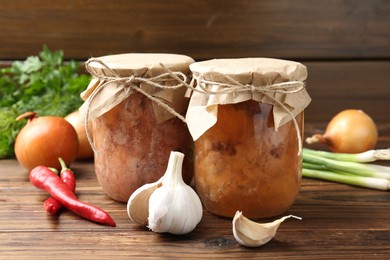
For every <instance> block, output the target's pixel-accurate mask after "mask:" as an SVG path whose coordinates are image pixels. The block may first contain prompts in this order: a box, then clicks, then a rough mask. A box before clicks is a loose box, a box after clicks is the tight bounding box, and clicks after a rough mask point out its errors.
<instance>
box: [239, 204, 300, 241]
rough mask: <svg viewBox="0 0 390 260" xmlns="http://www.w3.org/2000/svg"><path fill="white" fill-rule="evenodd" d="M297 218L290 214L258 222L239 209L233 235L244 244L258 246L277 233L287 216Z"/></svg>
mask: <svg viewBox="0 0 390 260" xmlns="http://www.w3.org/2000/svg"><path fill="white" fill-rule="evenodd" d="M291 217H293V218H296V219H302V218H300V217H296V216H294V215H288V216H285V217H282V218H280V219H277V220H275V221H273V222H269V223H264V224H260V223H256V222H254V221H252V220H250V219H248V218H246V217H244V215H242V212H241V211H237V212H236V215H235V216H234V218H233V235H234V238H235V239H236V240H237V242H238V243H240V244H241V245H243V246H247V247H257V246H262V245H264V244H266V243H267V242H269V241H270V240H271V239H272V238H273V237H274V236H275V234H276V231H277V229H278V227H279V225H280V224H281V223H282V222H283V221H284V220H286V219H287V218H291Z"/></svg>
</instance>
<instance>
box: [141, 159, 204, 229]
mask: <svg viewBox="0 0 390 260" xmlns="http://www.w3.org/2000/svg"><path fill="white" fill-rule="evenodd" d="M183 158H184V154H182V153H179V152H171V155H170V157H169V161H168V166H167V170H166V172H165V174H164V177H163V181H162V185H161V187H159V188H157V189H156V190H155V191H154V192H153V193H152V195H151V196H150V198H149V217H148V222H149V225H148V227H149V228H150V229H151V230H152V231H154V232H158V233H165V232H167V233H171V234H176V235H181V234H187V233H189V232H191V231H192V230H194V228H195V227H196V226H197V224H198V223H199V222H200V220H201V219H202V215H203V208H202V203H201V201H200V199H199V197H198V195H197V194H196V193H195V191H194V190H193V189H192V188H191V187H190V186H188V185H187V184H186V183H184V181H183V177H182V164H183Z"/></svg>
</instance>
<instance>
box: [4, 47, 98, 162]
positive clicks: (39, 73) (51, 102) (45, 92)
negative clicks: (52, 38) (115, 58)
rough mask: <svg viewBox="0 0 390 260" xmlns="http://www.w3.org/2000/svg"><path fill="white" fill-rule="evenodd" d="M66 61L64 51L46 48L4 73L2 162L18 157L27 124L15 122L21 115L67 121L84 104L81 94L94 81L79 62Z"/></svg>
mask: <svg viewBox="0 0 390 260" xmlns="http://www.w3.org/2000/svg"><path fill="white" fill-rule="evenodd" d="M63 58H64V53H63V51H61V50H59V51H52V50H50V49H49V48H48V47H47V46H44V47H43V50H42V51H41V52H40V53H39V55H38V56H30V57H27V59H26V60H24V61H14V62H13V63H12V65H11V67H8V68H3V69H0V158H7V157H12V156H14V144H15V139H16V136H17V134H18V133H19V131H20V129H21V128H22V127H23V126H24V125H25V124H26V122H17V121H16V120H15V119H16V117H17V116H19V115H20V114H22V113H24V112H27V111H34V112H36V113H38V115H40V116H46V115H53V116H61V117H64V116H66V115H67V114H69V113H71V112H73V111H75V110H77V109H78V108H79V107H80V106H81V104H82V103H83V101H82V100H81V98H80V94H81V92H82V91H83V90H84V89H85V88H86V87H87V86H88V83H89V81H90V79H91V78H90V76H89V75H85V74H80V73H79V67H80V63H79V62H76V61H73V60H72V61H68V62H65V61H64V59H63Z"/></svg>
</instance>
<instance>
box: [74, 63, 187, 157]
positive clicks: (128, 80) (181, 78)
mask: <svg viewBox="0 0 390 260" xmlns="http://www.w3.org/2000/svg"><path fill="white" fill-rule="evenodd" d="M93 62H95V63H98V64H100V65H102V66H103V67H104V68H105V69H107V70H108V71H109V72H110V73H111V74H112V76H107V75H105V76H102V75H98V74H97V73H96V72H95V71H94V70H92V69H90V66H89V64H91V63H93ZM85 67H86V70H87V71H88V72H89V73H90V74H91V75H92V76H93V77H94V78H97V79H99V80H102V81H101V83H100V84H99V85H98V86H97V87H96V88H95V89H94V90H93V91H92V93H91V94H90V96H89V97H88V99H87V100H86V101H85V103H84V104H83V106H82V108H81V109H82V110H85V112H84V114H85V118H84V120H85V131H86V135H87V138H88V141H89V143H90V145H91V147H92V150H93V151H94V153H95V154H97V150H96V148H95V146H94V145H93V141H92V137H91V134H90V131H89V128H88V123H87V122H88V121H89V120H90V118H89V111H90V106H91V103H92V101H93V100H94V98H95V96H96V95H97V94H98V93H99V92H100V91H101V90H102V89H103V88H104V87H105V86H107V85H108V84H111V83H123V84H125V86H126V88H125V92H126V94H130V91H132V90H135V91H137V92H139V93H141V94H143V95H145V96H146V97H147V98H149V99H150V100H152V101H153V102H155V103H156V104H157V105H159V106H161V107H163V108H164V109H165V110H166V111H168V112H169V113H171V114H172V115H174V116H176V117H178V118H179V119H180V120H181V121H183V122H184V123H186V120H185V118H184V117H183V116H182V115H181V114H180V113H178V112H176V111H175V110H174V109H173V108H172V107H170V106H169V105H168V104H167V103H165V102H164V101H163V100H162V99H160V98H157V97H154V96H153V95H151V94H149V93H148V92H146V91H145V90H143V89H142V88H141V87H139V86H138V85H137V84H136V83H146V84H148V85H150V86H153V87H155V88H159V89H170V90H174V89H178V88H181V87H183V86H186V85H187V84H186V81H187V76H186V75H185V74H184V73H182V72H180V71H175V72H173V71H171V70H168V69H167V68H166V67H165V66H164V67H163V68H164V69H165V70H168V71H167V72H166V73H163V74H160V75H158V76H154V77H149V78H145V77H140V76H134V75H131V76H128V77H123V76H120V75H119V74H118V73H117V72H116V71H114V70H113V69H111V68H110V67H109V66H108V65H107V64H106V63H105V62H103V61H102V60H100V59H96V58H91V59H89V60H88V61H87V62H86V63H85ZM170 81H177V82H178V83H177V84H174V85H165V84H164V83H166V82H170Z"/></svg>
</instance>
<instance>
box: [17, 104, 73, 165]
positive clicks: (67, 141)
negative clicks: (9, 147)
mask: <svg viewBox="0 0 390 260" xmlns="http://www.w3.org/2000/svg"><path fill="white" fill-rule="evenodd" d="M23 118H28V121H27V124H26V125H25V126H24V127H23V128H22V130H20V132H19V134H18V136H17V137H16V140H15V155H16V158H17V160H18V161H19V163H20V164H21V165H22V166H23V167H24V168H26V170H28V171H31V170H32V169H33V168H35V167H36V166H46V167H52V168H55V169H61V164H60V162H59V160H58V158H59V157H61V158H62V159H63V160H64V162H65V163H66V165H70V164H71V163H72V162H73V161H74V160H75V158H76V155H77V152H78V149H79V141H78V137H77V133H76V130H75V129H74V128H73V126H72V125H71V124H70V123H69V122H67V121H66V120H65V119H63V118H61V117H55V116H43V117H38V116H37V115H36V113H34V112H27V113H25V114H23V115H21V116H19V117H18V118H17V120H20V119H23Z"/></svg>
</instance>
